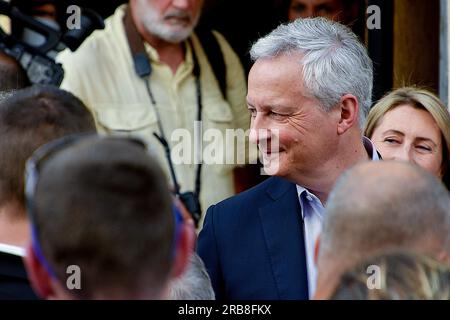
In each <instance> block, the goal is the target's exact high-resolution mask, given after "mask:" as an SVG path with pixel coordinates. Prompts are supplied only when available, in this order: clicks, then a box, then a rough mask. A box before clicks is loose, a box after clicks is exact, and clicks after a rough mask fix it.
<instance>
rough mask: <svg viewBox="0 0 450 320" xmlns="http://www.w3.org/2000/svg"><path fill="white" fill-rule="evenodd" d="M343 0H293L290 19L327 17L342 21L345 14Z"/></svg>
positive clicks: (289, 12) (290, 7)
mask: <svg viewBox="0 0 450 320" xmlns="http://www.w3.org/2000/svg"><path fill="white" fill-rule="evenodd" d="M344 9H345V8H344V5H343V1H342V0H292V1H291V4H290V6H289V11H288V19H289V20H290V21H292V20H295V19H297V18H307V17H325V18H327V19H330V20H335V21H341V19H342V18H343V16H344V14H345V10H344Z"/></svg>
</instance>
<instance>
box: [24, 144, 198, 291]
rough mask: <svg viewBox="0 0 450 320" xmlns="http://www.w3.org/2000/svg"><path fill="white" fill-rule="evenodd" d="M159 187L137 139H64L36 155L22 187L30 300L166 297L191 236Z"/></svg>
mask: <svg viewBox="0 0 450 320" xmlns="http://www.w3.org/2000/svg"><path fill="white" fill-rule="evenodd" d="M166 181H167V179H166V177H165V176H164V174H163V172H162V170H161V168H160V167H159V165H158V163H157V161H156V160H155V159H153V158H152V157H151V156H150V155H149V154H148V153H147V151H146V149H145V147H144V145H143V144H142V143H140V142H139V141H137V140H131V139H125V138H114V137H108V138H105V137H104V138H100V137H97V136H90V137H82V138H80V137H73V136H72V137H69V138H66V139H63V140H57V141H54V142H53V143H51V144H47V145H45V146H44V147H43V148H41V149H39V150H38V151H37V152H36V153H35V154H34V155H33V158H31V159H30V161H29V162H28V164H27V184H26V188H27V189H26V192H27V193H26V195H27V206H28V212H29V215H30V218H31V221H32V229H31V232H32V240H31V242H30V244H29V247H28V251H27V253H28V254H27V261H26V265H27V268H28V271H29V274H30V278H31V281H32V283H33V285H34V288H35V290H36V291H37V292H38V294H39V295H41V296H42V297H46V298H57V299H72V298H81V299H160V298H165V296H166V291H167V283H168V281H169V280H170V279H171V278H172V277H177V276H179V275H180V274H181V273H182V272H183V271H184V269H185V267H186V265H187V262H188V259H189V256H190V251H192V247H193V243H192V242H193V236H192V235H193V228H192V226H191V225H186V224H185V223H183V219H182V218H181V215H180V214H179V213H178V210H177V209H175V207H174V205H173V201H172V198H171V194H170V191H169V188H168V185H167V182H166ZM77 275H78V278H77ZM77 281H78V282H77Z"/></svg>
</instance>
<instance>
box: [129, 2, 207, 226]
mask: <svg viewBox="0 0 450 320" xmlns="http://www.w3.org/2000/svg"><path fill="white" fill-rule="evenodd" d="M124 27H125V33H126V36H127V40H128V44H129V47H130V51H131V55H132V58H133V64H134V69H135V72H136V74H137V75H138V76H139V77H140V78H142V79H143V80H144V81H145V84H146V88H147V92H148V95H149V98H150V101H151V104H152V106H153V108H154V111H155V114H156V119H157V125H158V131H159V134H157V133H155V132H154V133H153V135H154V136H155V137H156V138H157V139H158V141H159V142H160V143H161V144H162V146H163V147H164V152H165V156H166V159H167V162H168V164H169V170H170V175H171V178H172V181H173V184H174V188H175V194H176V195H177V196H178V197H180V198H181V200H183V198H184V196H185V195H184V194H182V193H181V192H180V186H179V184H178V180H177V177H176V174H175V168H174V165H173V162H172V158H171V152H170V145H169V143H168V141H167V139H166V135H165V133H164V129H163V126H162V121H161V117H160V115H159V112H158V110H157V108H156V100H155V97H154V95H153V93H152V91H151V87H150V81H149V80H150V76H151V73H152V67H151V63H150V60H149V58H148V56H147V53H146V51H145V47H144V43H143V39H142V38H141V36H140V34H139V32H138V30H137V28H136V26H135V24H134V22H133V18H132V16H131V10H130V8H129V7H128V8H127V10H126V13H125V17H124ZM188 41H189V45H190V46H191V48H192V59H193V64H194V67H193V72H192V73H193V75H194V77H195V87H196V96H197V121H199V122H200V121H201V120H202V108H203V103H202V93H201V85H200V65H199V62H198V59H197V56H196V54H195V50H194V46H193V44H192V41H191V40H190V39H189V40H188ZM201 170H202V163H201V161H200V163H199V164H197V168H196V173H195V189H194V194H193V196H194V198H193V199H189V200H187V201H188V202H191V203H192V201H193V202H194V203H192V205H189V204H186V203H185V205H186V207H187V209H188V211H190V213H191V215H192V217H193V219H194V222H195V224H196V225H197V224H198V222H199V220H200V216H201V208H200V202H199V197H200V189H201ZM183 202H185V201H183ZM189 207H191V208H192V207H196V209H194V210H189V209H190V208H189ZM192 211H196V212H192Z"/></svg>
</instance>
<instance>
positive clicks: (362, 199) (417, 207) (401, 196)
mask: <svg viewBox="0 0 450 320" xmlns="http://www.w3.org/2000/svg"><path fill="white" fill-rule="evenodd" d="M449 234H450V196H449V194H448V192H447V190H446V188H445V187H444V186H443V185H442V183H441V182H440V181H439V180H438V179H437V178H436V177H434V176H433V175H431V174H430V173H428V172H426V171H424V170H423V169H421V168H420V167H418V166H413V165H411V164H409V163H403V162H395V161H379V162H367V163H364V164H360V165H357V166H355V167H354V168H353V169H350V170H349V171H347V172H346V173H345V174H344V175H342V176H341V177H340V178H339V179H338V182H337V183H336V185H335V186H334V188H333V191H332V192H331V195H330V197H329V201H328V203H327V208H326V212H325V220H324V226H323V231H322V234H321V241H320V250H319V261H318V264H319V270H320V269H322V270H324V269H326V268H328V267H329V263H328V262H329V261H333V265H336V266H339V265H341V266H342V267H344V266H346V265H348V264H352V263H356V262H358V261H361V260H363V259H365V258H367V256H368V255H371V254H374V253H376V252H378V251H381V250H386V249H390V248H397V247H398V248H410V249H413V250H418V251H421V252H425V253H429V254H434V255H438V254H440V253H441V252H442V251H446V250H448V248H447V247H448V243H447V242H448V239H449ZM326 261H328V262H326ZM319 273H320V271H319Z"/></svg>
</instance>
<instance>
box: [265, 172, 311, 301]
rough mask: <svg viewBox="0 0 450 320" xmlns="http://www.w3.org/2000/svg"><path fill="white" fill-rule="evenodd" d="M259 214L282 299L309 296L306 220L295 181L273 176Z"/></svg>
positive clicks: (306, 297) (305, 297) (279, 294)
mask: <svg viewBox="0 0 450 320" xmlns="http://www.w3.org/2000/svg"><path fill="white" fill-rule="evenodd" d="M271 179H273V183H271V184H270V185H269V187H268V188H267V190H266V191H267V194H268V195H269V197H270V198H271V200H272V201H269V203H267V202H266V204H265V205H264V206H262V207H260V208H259V216H260V219H261V225H262V229H263V234H264V238H265V239H264V240H265V243H266V246H267V251H268V254H269V258H270V262H271V265H272V271H273V275H274V278H275V282H276V284H277V290H278V296H279V298H280V299H308V280H307V274H306V258H305V257H306V255H305V245H304V237H303V221H302V219H301V213H300V204H299V201H298V199H297V191H296V187H295V184H293V183H291V182H288V181H286V180H284V179H280V178H271Z"/></svg>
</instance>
